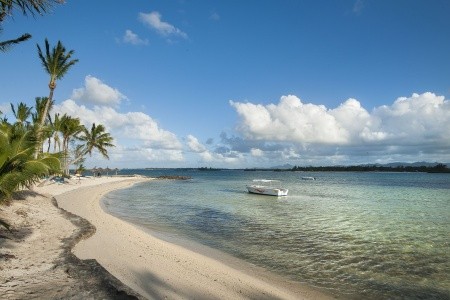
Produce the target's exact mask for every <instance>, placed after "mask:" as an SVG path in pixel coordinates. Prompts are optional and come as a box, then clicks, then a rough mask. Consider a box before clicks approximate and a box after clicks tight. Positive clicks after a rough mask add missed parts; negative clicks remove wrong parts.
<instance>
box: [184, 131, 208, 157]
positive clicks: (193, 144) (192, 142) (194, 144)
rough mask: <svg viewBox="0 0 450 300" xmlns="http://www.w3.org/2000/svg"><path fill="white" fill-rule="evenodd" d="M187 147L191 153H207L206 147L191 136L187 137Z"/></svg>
mask: <svg viewBox="0 0 450 300" xmlns="http://www.w3.org/2000/svg"><path fill="white" fill-rule="evenodd" d="M187 145H188V147H189V149H190V150H191V151H193V152H197V153H202V152H205V151H207V149H206V147H205V146H204V145H202V144H201V143H200V142H199V141H198V139H197V138H196V137H195V136H193V135H188V136H187Z"/></svg>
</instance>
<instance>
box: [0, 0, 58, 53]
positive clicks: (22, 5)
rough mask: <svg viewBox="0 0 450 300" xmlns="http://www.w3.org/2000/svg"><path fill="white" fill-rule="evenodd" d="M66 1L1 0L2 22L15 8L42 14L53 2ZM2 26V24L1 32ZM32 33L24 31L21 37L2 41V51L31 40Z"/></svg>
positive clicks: (24, 13)
mask: <svg viewBox="0 0 450 300" xmlns="http://www.w3.org/2000/svg"><path fill="white" fill-rule="evenodd" d="M56 3H64V1H63V0H0V23H1V22H3V21H4V20H5V18H7V17H9V16H12V11H13V10H14V9H17V10H19V11H20V12H21V13H22V14H23V15H25V16H26V15H28V14H30V15H32V16H34V15H36V14H39V15H42V14H43V13H46V12H48V11H49V10H50V8H52V7H53V4H56ZM1 31H2V27H1V26H0V32H1ZM30 38H31V35H30V34H29V33H24V34H22V35H21V36H20V37H18V38H16V39H12V40H8V41H3V42H0V51H1V52H6V51H7V50H9V49H10V48H11V46H13V45H15V44H19V43H21V42H24V41H26V40H29V39H30Z"/></svg>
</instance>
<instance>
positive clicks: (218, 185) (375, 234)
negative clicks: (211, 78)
mask: <svg viewBox="0 0 450 300" xmlns="http://www.w3.org/2000/svg"><path fill="white" fill-rule="evenodd" d="M127 172H128V173H130V174H142V175H147V176H151V177H154V176H159V175H185V176H191V177H192V179H190V180H155V181H150V182H146V183H142V184H138V185H135V186H133V187H131V188H128V189H124V190H118V191H114V192H113V193H111V194H108V195H107V196H106V197H105V198H104V200H103V201H104V202H103V203H104V205H105V208H106V210H107V211H108V212H109V213H111V214H113V215H116V216H118V217H120V218H123V219H125V220H127V221H129V222H134V223H136V224H139V225H141V226H146V227H148V228H150V229H152V230H153V231H155V230H156V231H158V232H160V233H162V234H176V235H180V236H182V237H183V238H185V239H188V240H193V241H196V242H199V243H202V244H204V245H206V246H208V247H212V248H216V249H219V250H221V251H223V252H226V253H229V254H231V255H232V256H234V257H237V258H239V259H243V260H246V261H248V262H250V263H252V264H255V265H258V266H261V267H264V268H265V269H267V270H269V271H271V272H273V273H276V274H279V275H282V276H284V277H285V278H287V279H290V280H295V281H298V282H301V283H305V284H307V285H310V286H313V287H317V288H319V289H322V290H324V291H326V292H328V293H330V294H332V295H335V296H336V297H339V298H343V299H450V174H427V173H382V172H370V173H351V172H317V173H302V172H272V171H238V170H223V171H194V170H192V171H188V170H127V171H123V172H121V173H122V174H125V173H127ZM302 176H314V177H316V180H314V181H312V180H311V181H310V180H302V179H301V177H302ZM256 178H259V179H262V178H265V179H279V180H281V182H282V183H283V186H284V187H287V188H289V196H287V197H279V198H277V197H271V196H260V195H252V194H249V193H247V191H246V189H245V185H246V184H247V183H250V182H251V180H252V179H256Z"/></svg>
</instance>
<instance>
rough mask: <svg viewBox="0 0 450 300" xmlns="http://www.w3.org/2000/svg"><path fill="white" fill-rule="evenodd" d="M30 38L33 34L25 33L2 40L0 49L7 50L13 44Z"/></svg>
mask: <svg viewBox="0 0 450 300" xmlns="http://www.w3.org/2000/svg"><path fill="white" fill-rule="evenodd" d="M29 39H31V34H29V33H24V34H22V35H21V36H20V37H18V38H17V39H13V40H7V41H2V42H0V51H1V52H6V51H8V50H9V49H10V48H11V47H12V46H13V45H16V44H20V43H22V42H25V41H27V40H29Z"/></svg>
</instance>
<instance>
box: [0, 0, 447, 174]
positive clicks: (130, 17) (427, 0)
mask: <svg viewBox="0 0 450 300" xmlns="http://www.w3.org/2000/svg"><path fill="white" fill-rule="evenodd" d="M449 15H450V1H447V0H422V1H419V0H395V1H387V0H380V1H379V0H377V1H376V0H340V1H335V0H277V1H275V0H273V1H270V0H246V1H241V0H227V1H217V0H210V1H203V0H192V1H188V0H155V1H151V0H129V1H126V2H125V1H106V0H97V1H91V0H77V1H73V0H72V1H71V0H67V1H66V2H65V3H64V4H62V5H56V6H54V7H53V9H52V10H51V12H50V13H48V14H44V15H42V16H35V17H30V16H28V17H24V16H22V15H20V14H18V13H17V12H16V13H15V14H13V16H12V17H10V18H8V19H6V20H5V21H4V22H3V23H2V24H1V25H2V28H3V30H2V31H1V32H0V40H7V39H12V38H15V37H17V36H19V35H21V34H23V33H25V32H27V33H30V34H31V35H32V39H31V40H30V41H27V42H24V43H22V44H20V45H17V46H15V47H14V48H13V49H11V50H10V51H8V52H5V53H0V66H1V67H0V68H1V72H0V91H1V92H0V110H1V111H2V112H3V113H4V114H6V115H7V116H11V111H10V108H9V103H14V104H17V103H19V102H24V103H27V104H28V105H30V106H33V105H34V101H35V98H36V97H46V96H48V93H49V91H48V82H49V76H48V74H47V73H46V72H45V70H44V69H43V67H42V65H41V62H40V60H39V58H38V55H37V47H36V45H37V44H39V45H40V46H41V47H44V41H45V39H46V38H47V39H48V40H49V42H50V44H51V45H56V43H57V42H58V41H59V40H60V41H61V42H62V43H63V45H64V46H65V47H66V49H67V50H74V51H75V53H74V55H73V58H77V59H79V62H78V63H77V64H75V65H74V66H73V67H72V68H71V69H70V70H69V72H68V73H67V74H66V75H65V76H64V77H63V78H62V79H61V80H59V81H58V82H57V87H56V90H55V94H54V99H55V101H56V105H55V107H54V109H53V111H52V114H53V113H60V114H63V113H68V114H70V115H72V116H74V117H79V118H80V120H81V121H82V123H83V124H85V125H86V126H87V127H88V128H90V126H91V124H92V123H96V124H103V125H104V126H105V127H106V129H107V131H108V132H109V133H110V134H111V135H112V136H113V137H114V144H115V147H114V148H110V149H109V151H108V153H109V156H110V159H109V160H106V159H104V158H102V157H101V156H99V155H98V154H95V153H94V154H93V155H92V157H89V158H88V159H87V160H86V162H85V165H86V166H87V167H94V166H97V167H106V166H108V167H110V168H161V167H215V168H253V167H272V166H279V165H284V164H290V165H298V166H309V165H313V166H325V165H354V164H372V163H390V162H416V161H429V162H435V161H437V162H450V101H449V98H450V18H449ZM9 119H10V120H12V119H13V118H11V117H10V118H9Z"/></svg>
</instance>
